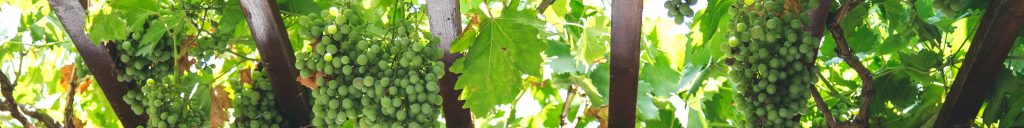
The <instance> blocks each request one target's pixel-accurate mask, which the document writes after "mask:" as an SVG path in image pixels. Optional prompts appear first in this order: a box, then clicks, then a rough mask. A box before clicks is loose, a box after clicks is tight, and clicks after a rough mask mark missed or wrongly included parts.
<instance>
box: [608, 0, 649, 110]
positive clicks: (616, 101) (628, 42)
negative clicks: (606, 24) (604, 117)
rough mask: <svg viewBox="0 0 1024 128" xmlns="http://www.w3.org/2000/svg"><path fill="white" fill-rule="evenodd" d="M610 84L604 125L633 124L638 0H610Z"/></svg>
mask: <svg viewBox="0 0 1024 128" xmlns="http://www.w3.org/2000/svg"><path fill="white" fill-rule="evenodd" d="M612 5H615V6H612V15H611V16H612V17H611V18H612V32H611V34H612V35H611V36H612V37H611V40H612V42H611V57H610V58H609V59H610V61H611V71H610V72H609V73H610V75H611V86H610V89H609V93H608V95H609V96H608V97H609V98H610V99H609V100H610V101H609V102H608V104H609V106H608V126H609V127H612V128H632V127H635V124H636V98H637V92H636V89H637V81H638V80H639V79H638V75H639V74H640V25H641V20H642V19H643V18H642V17H641V12H643V1H642V0H613V1H612Z"/></svg>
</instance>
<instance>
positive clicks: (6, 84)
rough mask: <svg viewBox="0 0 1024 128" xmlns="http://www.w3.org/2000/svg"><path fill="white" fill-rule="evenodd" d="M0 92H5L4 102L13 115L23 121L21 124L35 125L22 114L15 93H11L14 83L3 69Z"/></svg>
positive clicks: (28, 127)
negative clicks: (15, 99)
mask: <svg viewBox="0 0 1024 128" xmlns="http://www.w3.org/2000/svg"><path fill="white" fill-rule="evenodd" d="M0 92H3V95H4V99H5V100H4V102H3V104H4V105H5V106H7V107H8V108H10V109H8V111H10V112H11V117H14V119H17V120H18V122H21V125H23V126H25V127H26V128H32V127H34V126H32V123H30V122H28V119H25V116H24V115H22V114H21V109H18V104H17V103H15V101H14V95H13V94H11V93H13V92H14V85H13V84H11V80H10V79H9V78H7V74H5V73H3V71H0Z"/></svg>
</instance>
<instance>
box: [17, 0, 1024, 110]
mask: <svg viewBox="0 0 1024 128" xmlns="http://www.w3.org/2000/svg"><path fill="white" fill-rule="evenodd" d="M410 1H411V0H410ZM750 1H752V0H740V1H738V0H701V1H698V4H697V5H695V6H693V8H694V9H695V10H696V11H697V12H696V15H695V16H694V17H693V18H689V19H687V23H685V24H676V23H675V22H674V21H673V19H672V18H669V17H667V16H666V15H665V13H664V12H665V9H664V8H663V7H662V2H664V1H660V0H646V1H644V7H645V8H644V14H643V15H644V19H643V21H644V22H643V31H642V32H643V35H642V38H643V39H642V52H641V56H640V58H641V59H640V60H641V63H642V64H641V69H640V74H641V75H640V83H639V84H640V86H639V97H638V99H637V101H638V103H637V104H638V105H637V107H638V112H637V114H638V116H637V117H638V118H637V120H638V124H637V125H638V126H642V127H731V126H732V125H734V124H735V122H739V121H742V120H741V119H742V117H741V116H740V115H739V113H738V112H736V111H735V110H736V109H735V108H734V106H733V103H732V98H733V95H734V91H733V90H732V86H733V85H732V84H731V82H730V80H728V79H726V77H725V75H726V73H727V72H728V70H729V69H728V66H725V64H724V60H723V59H722V57H721V56H723V54H724V52H722V51H721V48H720V46H721V45H720V42H726V40H728V37H727V35H728V34H726V32H728V31H727V29H729V28H728V27H727V26H728V25H727V23H728V21H729V20H730V16H728V15H734V14H733V12H728V8H729V6H730V5H732V4H733V3H734V2H750ZM175 2H180V3H189V2H196V3H197V4H196V5H202V6H200V7H208V8H188V7H176V6H173V5H174V4H170V3H172V2H169V1H157V2H155V3H153V2H152V1H150V2H145V1H143V0H124V1H118V2H112V1H103V0H90V3H92V4H90V6H88V12H89V13H88V15H89V18H88V19H87V20H86V21H88V23H87V25H86V26H87V29H88V32H89V34H90V37H91V38H92V39H93V40H94V42H102V41H106V40H112V39H118V38H124V37H125V36H127V32H128V31H127V29H123V25H125V24H129V25H131V24H138V23H139V22H138V21H139V20H138V19H139V18H141V17H142V16H145V15H157V14H159V15H163V17H166V19H180V21H169V23H178V24H181V25H180V26H177V27H182V28H184V30H185V31H184V32H185V33H195V35H197V36H198V37H199V38H202V39H209V40H200V41H198V45H202V46H207V45H208V46H207V47H212V48H213V49H203V50H199V51H197V52H198V53H197V54H203V55H208V56H206V57H208V58H198V59H199V60H200V62H202V63H201V65H206V66H211V67H213V68H210V69H203V70H199V69H196V70H191V72H202V73H200V74H205V75H204V77H201V81H203V82H202V83H204V84H202V85H195V86H196V87H197V88H198V89H199V90H203V88H206V89H209V88H211V87H212V86H224V84H227V83H225V81H226V79H230V78H228V77H220V76H224V75H225V74H233V73H236V72H237V71H238V70H241V69H242V68H245V67H251V66H252V65H253V64H252V63H253V62H255V61H256V60H258V59H259V56H258V54H257V53H256V50H255V47H254V45H253V43H252V42H253V41H252V39H251V35H250V32H249V30H248V26H247V25H246V22H245V21H244V17H243V16H242V10H241V8H240V6H239V3H238V0H224V1H213V2H210V1H201V2H200V1H190V0H184V1H177V0H175ZM277 2H278V4H279V5H278V6H279V8H280V9H281V13H282V16H283V18H284V22H285V25H286V26H287V27H288V30H289V31H290V33H291V35H290V36H291V42H292V46H293V47H294V48H296V49H298V48H302V46H303V45H304V44H306V43H310V42H303V41H302V40H300V39H299V36H298V35H296V34H295V32H291V31H297V30H302V29H304V27H306V26H299V25H296V24H297V23H298V22H299V21H297V20H296V19H297V18H296V17H297V16H299V15H304V14H308V13H315V12H319V11H320V10H322V9H326V8H329V7H327V6H328V5H329V4H327V2H326V1H325V0H278V1H277ZM394 2H396V0H375V1H366V2H364V7H365V8H379V7H383V6H387V5H391V4H388V3H394ZM411 2H418V3H420V4H424V3H423V2H422V1H411ZM460 2H461V7H460V10H461V11H462V14H464V15H463V17H462V19H461V20H462V21H463V26H465V27H469V29H467V31H465V32H464V33H466V34H464V35H462V36H461V37H459V39H458V40H457V41H456V42H455V43H454V44H453V48H452V49H451V50H452V51H453V52H461V53H464V54H466V56H464V57H463V58H460V59H459V60H458V61H456V64H455V65H454V66H453V68H451V70H452V71H453V72H457V73H461V74H462V77H461V79H460V80H459V81H458V83H457V85H456V87H457V88H459V89H464V92H463V94H461V95H460V99H464V100H467V102H466V106H463V107H466V108H470V109H471V110H473V111H472V113H473V114H474V124H476V125H477V126H478V127H557V126H570V127H596V126H599V125H600V124H601V122H602V120H603V119H605V118H606V117H607V116H603V115H600V113H601V112H602V111H603V110H606V109H605V108H606V107H605V106H607V104H608V101H607V100H608V97H607V96H608V84H609V76H608V72H609V71H608V70H609V66H608V63H607V62H608V58H607V57H608V52H609V48H608V47H609V39H610V31H611V30H610V24H611V23H610V18H611V17H610V7H611V1H610V0H555V1H554V3H553V4H551V5H550V7H549V8H548V9H547V10H545V11H543V12H539V11H537V10H535V8H536V6H538V5H540V4H541V0H525V1H518V0H512V1H508V0H460ZM932 3H933V1H932V0H867V1H865V3H864V4H862V5H860V6H857V7H856V8H853V9H852V10H851V12H850V13H849V15H848V16H847V18H846V20H843V21H842V22H841V23H840V25H841V26H842V27H843V28H844V33H846V37H847V38H848V41H849V42H850V43H851V47H852V49H854V51H855V52H856V53H855V55H856V56H858V57H860V58H861V61H862V62H864V65H865V66H867V68H868V69H870V70H871V71H872V74H873V76H874V78H871V79H874V80H875V82H876V83H875V84H876V85H875V86H876V90H877V92H876V93H875V94H876V95H875V100H874V102H875V103H873V105H874V106H871V107H872V111H871V113H870V115H871V116H870V119H871V124H870V125H872V126H880V127H921V126H925V127H926V126H929V125H931V124H933V123H934V121H935V118H936V116H937V114H938V110H939V109H940V108H941V104H942V99H943V98H945V97H944V96H945V93H946V91H947V89H948V88H949V85H950V84H952V81H953V79H954V78H955V76H956V74H957V69H958V68H959V66H960V63H961V60H963V58H964V54H966V50H967V49H968V48H967V47H969V45H970V41H969V40H970V39H971V38H972V37H971V35H973V33H974V31H975V30H976V29H977V24H978V22H979V20H980V18H981V14H982V13H983V12H982V11H981V10H980V9H969V10H966V11H962V12H958V13H957V14H955V15H952V16H953V17H946V16H944V15H942V14H937V13H936V11H934V10H933V9H932V8H931V7H932ZM838 4H842V3H838ZM836 7H838V5H836ZM116 8H129V9H134V10H133V11H132V12H133V13H113V11H112V10H113V9H116ZM414 9H415V10H418V11H423V10H425V6H424V5H419V6H417V7H415V8H414ZM374 11H377V12H375V13H385V12H387V11H388V10H386V9H376V10H374ZM191 14H195V15H191ZM0 17H8V18H5V19H4V20H2V22H0V71H3V72H4V73H7V74H0V75H7V76H9V77H11V78H13V79H16V81H17V83H18V84H19V85H18V86H17V87H16V88H15V98H16V99H17V100H18V103H19V104H22V105H26V106H30V107H34V108H38V110H39V111H41V112H44V113H46V114H47V115H50V116H51V117H54V118H56V119H63V114H62V113H63V109H64V108H65V107H74V108H75V112H76V114H75V116H76V118H78V119H80V120H81V121H82V123H83V124H85V126H87V127H115V126H119V125H120V122H118V120H115V119H116V115H115V114H114V113H113V110H112V109H111V108H110V107H109V104H108V102H107V101H106V98H105V97H104V96H103V93H102V91H100V90H99V88H97V87H99V85H96V84H95V83H93V84H92V87H90V88H88V89H87V90H84V91H82V93H81V94H80V95H76V100H77V101H76V103H77V104H74V105H66V104H64V102H62V101H64V100H65V98H66V95H67V94H66V90H64V89H65V88H62V87H61V86H60V85H59V82H60V80H61V78H63V77H71V76H63V75H62V74H61V73H60V71H59V70H60V68H61V67H62V66H64V65H69V64H75V63H81V62H80V60H77V59H75V58H78V54H77V52H76V51H75V48H74V46H73V45H72V44H71V42H70V39H69V37H68V36H67V35H66V34H65V32H64V31H63V29H62V28H61V27H60V25H59V24H60V23H59V21H58V20H57V18H56V16H55V15H54V14H53V13H52V11H50V9H49V5H48V3H47V1H45V0H14V1H0ZM473 17H476V18H473ZM362 18H381V17H362ZM416 20H420V21H423V22H421V24H418V25H417V26H421V27H422V28H423V29H426V28H427V27H426V26H427V24H426V23H427V22H426V18H421V19H416ZM477 21H479V22H477ZM222 42H226V43H222ZM1017 42H1018V45H1017V46H1016V47H1015V48H1014V50H1013V51H1012V52H1011V53H1010V57H1009V58H1008V59H1007V61H1006V63H1005V67H1006V68H1005V71H1003V72H1002V74H999V78H997V79H998V84H999V86H998V87H997V91H996V92H995V93H993V94H992V95H993V96H992V97H994V98H993V99H990V100H989V101H988V102H987V104H986V107H985V108H983V110H981V111H982V114H981V115H979V117H981V118H978V119H977V121H976V124H977V125H978V126H982V127H1010V126H1024V123H1018V122H1024V115H1022V114H1021V110H1024V102H1016V101H1022V100H1024V97H1022V96H1024V95H1021V94H1020V93H1018V92H1020V91H1014V90H1020V87H1022V86H1019V85H1024V76H1021V75H1022V74H1024V70H1021V68H1024V61H1022V60H1024V57H1022V56H1024V47H1021V45H1024V43H1021V42H1024V41H1022V40H1021V39H1018V41H1017ZM218 46H226V47H218ZM821 46H822V47H821V48H820V50H819V56H818V59H817V61H816V64H817V66H818V67H820V69H821V74H820V77H821V78H822V79H821V82H819V83H818V84H816V85H815V86H817V88H818V89H819V90H818V91H819V92H821V94H822V96H823V98H824V101H825V102H826V103H827V104H828V105H829V107H830V109H831V111H832V112H833V113H834V114H835V116H836V117H837V119H838V120H840V121H844V120H849V119H850V118H852V117H853V116H854V115H855V114H857V113H856V112H857V109H858V108H859V107H860V106H858V105H859V102H861V101H860V97H861V95H860V79H861V78H858V76H857V73H856V72H855V71H854V70H853V69H851V68H850V67H849V66H848V65H847V64H846V63H845V62H843V60H842V59H840V58H838V57H837V56H836V53H835V52H834V51H833V49H834V48H835V43H834V40H833V39H831V36H830V35H828V33H826V36H825V37H824V39H823V42H821ZM83 78H86V79H88V78H90V77H89V76H86V77H83ZM229 92H230V90H229ZM570 97H571V98H570ZM567 99H573V100H567ZM807 105H813V103H812V102H808V103H807ZM814 109H815V110H813V111H811V112H810V114H809V115H806V116H803V119H802V124H803V126H805V127H811V126H824V125H825V124H824V121H823V116H822V115H821V114H820V110H817V108H814ZM563 116H564V117H563ZM439 118H440V117H439ZM0 120H2V121H0V126H2V127H20V123H18V122H17V121H15V120H14V119H13V118H11V117H10V115H9V114H8V113H0ZM563 121H564V123H563ZM37 123H38V122H37ZM441 123H443V122H441Z"/></svg>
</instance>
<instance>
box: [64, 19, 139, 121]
mask: <svg viewBox="0 0 1024 128" xmlns="http://www.w3.org/2000/svg"><path fill="white" fill-rule="evenodd" d="M49 3H50V8H51V9H53V12H54V13H56V14H57V18H58V19H60V21H61V25H63V27H64V30H65V31H66V32H67V33H68V36H71V40H72V42H74V44H75V48H76V49H78V53H79V54H80V55H81V56H82V59H83V60H85V65H86V66H88V67H89V69H90V70H89V71H90V72H92V75H93V77H94V78H95V79H96V82H99V84H100V89H102V90H103V93H104V95H106V96H107V101H109V102H110V106H111V107H113V108H114V113H116V114H117V117H118V118H119V119H121V125H123V126H124V127H135V126H140V125H142V124H144V123H145V122H146V117H145V116H144V115H135V113H134V112H132V110H131V106H129V105H128V103H126V102H125V101H124V100H123V99H122V98H121V97H123V96H124V95H125V94H127V93H128V86H127V85H128V84H125V83H122V82H120V81H117V73H118V72H117V68H116V67H114V59H113V58H110V53H108V52H107V49H106V48H105V47H101V46H97V45H95V44H93V43H92V40H90V39H89V36H88V35H86V34H85V26H84V25H85V10H84V9H83V8H82V4H81V3H79V2H78V1H76V0H50V1H49Z"/></svg>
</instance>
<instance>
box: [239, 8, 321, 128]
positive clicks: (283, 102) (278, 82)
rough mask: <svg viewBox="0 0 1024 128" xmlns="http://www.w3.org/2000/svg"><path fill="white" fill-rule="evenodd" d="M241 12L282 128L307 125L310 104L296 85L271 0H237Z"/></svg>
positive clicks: (288, 46) (290, 56)
mask: <svg viewBox="0 0 1024 128" xmlns="http://www.w3.org/2000/svg"><path fill="white" fill-rule="evenodd" d="M240 2H241V5H242V11H243V12H244V14H245V19H246V21H247V23H249V29H250V30H252V31H251V32H252V38H253V40H255V41H256V49H257V50H259V51H260V58H262V59H261V61H262V62H260V63H261V64H263V65H265V67H266V68H267V69H266V70H267V72H268V74H269V75H270V82H271V84H272V85H273V88H274V97H275V98H274V99H276V107H277V111H278V113H280V114H281V116H283V117H284V119H285V124H283V126H286V127H293V128H294V127H303V126H307V125H309V122H310V120H311V118H312V116H310V113H311V112H310V105H309V103H308V100H307V99H306V98H307V96H306V95H305V93H304V92H305V89H303V87H302V86H301V85H299V82H298V81H295V79H296V78H298V73H296V72H297V71H296V69H295V55H294V54H293V53H294V50H293V49H292V46H291V43H290V42H289V40H288V31H287V30H286V29H285V27H284V22H283V21H281V15H280V12H279V11H278V10H277V5H276V3H275V2H274V1H273V0H241V1H240Z"/></svg>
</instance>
